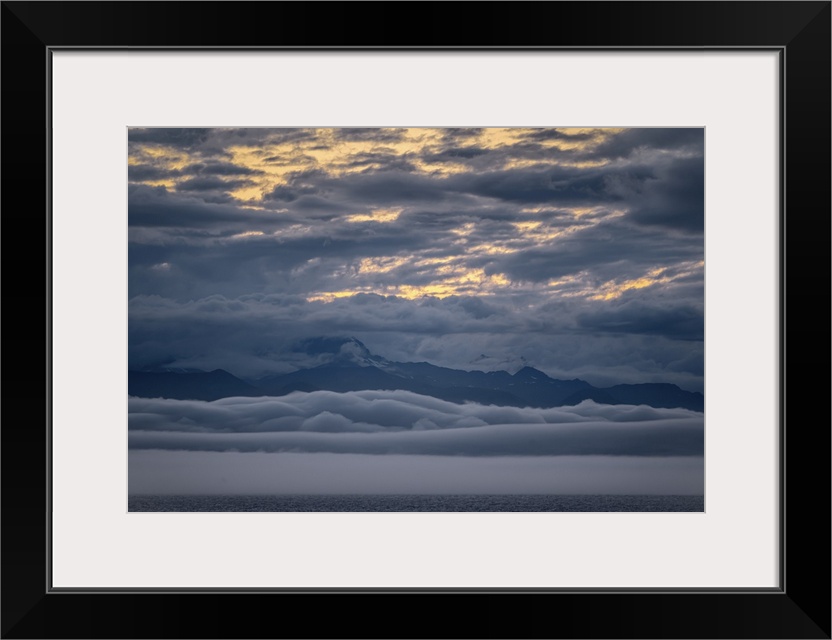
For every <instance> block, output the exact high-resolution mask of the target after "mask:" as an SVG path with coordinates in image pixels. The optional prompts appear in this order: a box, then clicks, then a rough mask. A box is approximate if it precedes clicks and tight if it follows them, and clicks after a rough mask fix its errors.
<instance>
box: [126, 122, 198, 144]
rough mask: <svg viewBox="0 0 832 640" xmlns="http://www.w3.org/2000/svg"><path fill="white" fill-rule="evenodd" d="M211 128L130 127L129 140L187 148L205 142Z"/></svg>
mask: <svg viewBox="0 0 832 640" xmlns="http://www.w3.org/2000/svg"><path fill="white" fill-rule="evenodd" d="M211 131H212V129H194V128H178V127H170V128H152V129H138V128H136V129H130V131H129V134H128V135H129V140H130V142H137V143H143V144H158V145H165V146H171V147H175V148H180V149H183V148H184V149H187V148H190V147H195V146H198V145H199V144H201V143H203V142H205V141H206V140H207V139H208V136H209V135H211Z"/></svg>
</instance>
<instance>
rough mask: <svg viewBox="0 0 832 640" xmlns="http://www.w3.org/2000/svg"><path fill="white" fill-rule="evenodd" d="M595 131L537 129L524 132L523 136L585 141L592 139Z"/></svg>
mask: <svg viewBox="0 0 832 640" xmlns="http://www.w3.org/2000/svg"><path fill="white" fill-rule="evenodd" d="M595 135H596V134H595V133H594V132H592V131H589V132H579V133H576V132H570V131H568V130H567V131H564V130H563V129H537V130H534V131H530V132H528V133H526V134H525V135H524V136H523V137H524V138H526V139H527V140H536V141H537V140H568V141H577V140H580V141H586V140H592V139H593V138H594V137H595Z"/></svg>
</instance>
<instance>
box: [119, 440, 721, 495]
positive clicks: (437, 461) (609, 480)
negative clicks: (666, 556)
mask: <svg viewBox="0 0 832 640" xmlns="http://www.w3.org/2000/svg"><path fill="white" fill-rule="evenodd" d="M704 471H705V465H704V459H703V458H702V457H695V456H688V457H662V458H643V457H624V456H617V457H607V456H545V457H544V456H535V457H525V456H521V457H514V456H503V457H479V458H453V457H447V456H426V455H421V456H410V455H387V456H378V455H361V454H330V453H316V454H309V453H236V452H222V453H219V452H192V451H158V450H155V451H150V450H148V451H130V452H129V492H130V494H133V495H138V494H156V495H158V494H192V495H207V494H217V495H219V494H225V495H234V494H303V493H306V494H350V493H355V494H535V493H537V494H541V493H542V494H562V495H567V494H613V495H625V494H652V495H674V494H677V495H682V494H686V495H701V494H703V493H704V486H705V485H704Z"/></svg>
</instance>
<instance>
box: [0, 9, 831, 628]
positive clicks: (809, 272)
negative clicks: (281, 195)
mask: <svg viewBox="0 0 832 640" xmlns="http://www.w3.org/2000/svg"><path fill="white" fill-rule="evenodd" d="M405 14H406V15H407V16H408V19H407V21H402V20H401V19H399V18H395V17H394V16H397V15H405ZM0 15H2V17H1V18H0V20H2V34H1V37H2V39H1V40H0V43H2V54H3V55H2V89H3V97H4V100H3V109H2V125H3V138H2V156H1V157H2V168H3V174H2V184H3V187H4V189H3V190H2V200H1V201H0V202H2V210H3V214H4V215H3V218H2V226H3V234H2V235H3V252H2V266H3V277H2V303H3V306H4V307H5V310H6V313H5V314H4V316H3V323H2V337H3V341H4V346H5V347H6V349H5V358H4V359H3V374H4V375H3V382H4V384H3V400H4V402H3V408H2V411H3V418H4V421H3V429H2V450H1V452H2V502H0V508H1V509H2V547H0V553H2V559H0V572H2V602H0V614H1V617H0V619H1V620H2V637H3V638H105V637H106V638H128V637H136V638H174V637H176V638H192V637H193V638H234V637H236V638H265V637H357V636H360V637H442V636H444V637H505V638H528V637H546V638H555V637H562V638H830V632H831V630H832V624H830V595H832V594H831V593H830V482H829V479H830V429H829V424H830V421H829V418H830V413H829V403H828V398H829V395H828V394H829V388H830V386H829V383H830V379H829V373H828V371H829V367H828V364H829V361H828V354H829V348H828V347H829V343H828V339H829V328H830V326H831V325H830V269H829V265H830V76H831V75H832V74H830V15H831V14H830V2H828V1H825V2H756V1H751V2H536V3H525V2H512V3H500V2H494V3H453V2H443V3H429V2H426V3H395V4H392V3H391V4H382V3H378V4H376V3H357V2H356V3H354V2H341V3H299V2H298V3H283V2H228V3H226V2H208V3H190V2H164V3H162V2H159V3H156V2H146V3H145V2H3V3H2V14H0ZM369 16H373V17H374V20H368V17H369ZM388 17H389V23H388V27H387V28H385V29H382V30H380V29H379V28H378V27H377V24H378V22H377V20H378V18H381V19H382V22H385V20H386V19H387V18H388ZM403 22H406V24H404V23H403ZM69 47H71V48H87V49H91V48H96V49H105V50H106V49H111V48H116V49H124V48H130V47H150V48H186V49H194V50H205V49H212V48H217V47H224V48H232V49H234V48H248V47H272V48H283V49H285V48H310V47H311V48H333V47H335V48H340V47H343V48H368V49H380V50H383V49H387V48H391V47H394V48H413V49H423V48H463V49H470V50H485V49H490V48H503V49H518V50H520V49H525V48H529V47H541V48H582V49H583V48H590V49H594V48H604V49H621V50H634V49H644V50H657V49H659V50H660V49H664V48H688V49H700V50H703V51H707V50H725V49H732V50H733V49H740V50H741V49H769V50H776V51H778V52H779V56H780V62H781V67H780V68H781V79H783V80H784V82H783V83H782V91H781V138H780V139H781V184H782V185H783V186H784V187H785V188H784V189H781V194H782V195H781V228H780V231H781V233H780V237H781V247H780V251H781V260H780V279H781V283H780V286H781V301H782V304H781V309H780V326H781V334H782V335H781V343H780V363H781V376H780V395H781V402H780V407H781V408H780V412H781V415H780V423H781V442H780V444H781V447H780V449H781V474H780V500H781V522H780V532H781V541H782V553H781V562H780V587H779V588H776V589H771V590H757V591H749V590H730V589H723V590H701V589H693V588H691V589H675V590H672V591H671V590H667V591H664V590H651V591H643V590H635V591H629V590H620V591H610V590H592V589H585V590H571V591H570V590H562V591H557V592H555V591H551V592H549V591H545V590H538V591H530V590H525V591H508V590H483V591H479V592H477V591H470V590H469V591H459V592H453V591H436V590H430V589H425V590H416V589H411V590H397V591H392V590H378V591H375V592H373V591H361V592H350V591H347V592H334V591H332V590H307V592H300V591H284V592H268V591H263V592H257V591H245V592H241V593H240V592H231V591H222V590H205V592H197V591H195V590H189V591H183V592H165V593H160V592H155V591H154V590H152V589H148V590H146V591H144V592H142V591H139V590H133V591H130V592H107V591H105V590H99V591H98V592H67V591H65V592H56V591H55V590H53V589H51V587H50V583H49V569H50V566H49V554H48V541H49V537H48V536H49V525H50V492H49V482H50V458H49V455H48V454H49V449H48V435H49V421H50V414H49V397H50V395H49V394H50V388H51V383H52V380H51V379H50V370H49V358H50V351H49V347H48V336H49V335H50V333H49V332H50V316H49V300H50V299H51V298H50V296H51V291H50V290H49V278H48V271H47V269H48V262H49V260H48V256H49V255H50V237H49V229H50V212H49V210H50V201H49V189H48V185H49V166H50V163H49V160H50V148H49V136H48V131H49V123H50V116H51V113H50V110H49V103H48V95H49V93H48V92H49V80H50V75H49V74H50V57H51V51H54V50H56V49H60V48H69ZM787 346H788V350H787V349H786V347H787ZM819 354H820V355H819ZM818 360H820V364H821V366H820V367H819V368H818V367H816V366H815V364H816V362H817V361H818ZM818 370H821V371H826V373H824V374H822V375H818V374H817V373H816V372H817V371H818ZM787 382H788V385H787ZM125 553H129V550H127V549H126V550H125ZM305 606H309V607H311V611H312V612H317V613H315V614H314V615H312V616H311V617H310V616H309V614H305V613H303V611H305V609H302V608H301V607H305ZM389 620H393V621H396V623H395V627H390V626H388V621H389Z"/></svg>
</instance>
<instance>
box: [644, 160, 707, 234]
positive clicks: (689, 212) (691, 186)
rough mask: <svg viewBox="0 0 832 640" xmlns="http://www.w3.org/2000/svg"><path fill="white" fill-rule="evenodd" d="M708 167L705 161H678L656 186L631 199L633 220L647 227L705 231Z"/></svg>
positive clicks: (659, 176) (657, 180)
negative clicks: (706, 168)
mask: <svg viewBox="0 0 832 640" xmlns="http://www.w3.org/2000/svg"><path fill="white" fill-rule="evenodd" d="M704 185H705V165H704V163H703V162H702V158H690V159H684V160H677V161H675V162H674V163H673V164H671V165H670V166H669V167H667V169H666V170H664V171H662V172H660V173H659V175H657V177H656V179H655V180H654V182H653V184H652V185H651V186H650V187H649V188H648V189H644V190H643V191H637V192H636V194H635V195H636V196H640V197H638V198H635V197H634V198H631V200H632V202H631V208H630V214H629V216H630V218H631V219H632V220H634V221H635V222H637V223H639V224H643V225H658V226H661V227H667V228H670V229H676V230H681V231H691V232H695V233H702V232H704V230H705V188H704Z"/></svg>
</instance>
